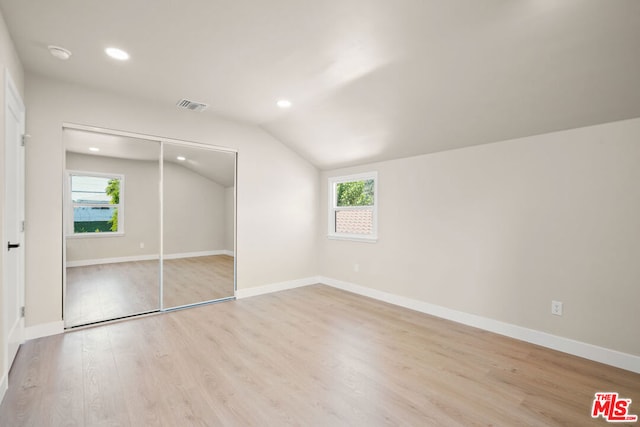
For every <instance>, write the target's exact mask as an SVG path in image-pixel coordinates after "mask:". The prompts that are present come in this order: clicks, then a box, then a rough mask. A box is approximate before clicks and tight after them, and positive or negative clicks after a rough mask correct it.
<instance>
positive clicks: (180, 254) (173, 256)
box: [163, 249, 233, 259]
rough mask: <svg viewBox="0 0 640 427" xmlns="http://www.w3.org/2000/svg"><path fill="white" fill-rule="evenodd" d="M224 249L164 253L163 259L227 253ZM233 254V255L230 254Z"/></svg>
mask: <svg viewBox="0 0 640 427" xmlns="http://www.w3.org/2000/svg"><path fill="white" fill-rule="evenodd" d="M227 252H229V251H227V250H226V249H219V250H215V251H199V252H183V253H179V254H165V255H164V256H163V258H164V259H180V258H195V257H199V256H212V255H229V254H228V253H227ZM232 256H233V255H232Z"/></svg>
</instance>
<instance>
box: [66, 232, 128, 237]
mask: <svg viewBox="0 0 640 427" xmlns="http://www.w3.org/2000/svg"><path fill="white" fill-rule="evenodd" d="M94 237H99V238H103V237H124V232H117V233H114V232H102V233H81V234H67V236H66V238H67V239H91V238H94Z"/></svg>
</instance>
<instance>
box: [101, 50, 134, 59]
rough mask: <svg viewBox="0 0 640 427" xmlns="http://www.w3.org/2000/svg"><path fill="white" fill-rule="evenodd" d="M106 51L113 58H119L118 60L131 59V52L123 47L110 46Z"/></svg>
mask: <svg viewBox="0 0 640 427" xmlns="http://www.w3.org/2000/svg"><path fill="white" fill-rule="evenodd" d="M104 51H105V53H106V54H107V55H109V56H110V57H112V58H113V59H117V60H118V61H126V60H127V59H129V54H128V53H127V52H125V51H124V50H122V49H118V48H117V47H108V48H106V49H105V50H104Z"/></svg>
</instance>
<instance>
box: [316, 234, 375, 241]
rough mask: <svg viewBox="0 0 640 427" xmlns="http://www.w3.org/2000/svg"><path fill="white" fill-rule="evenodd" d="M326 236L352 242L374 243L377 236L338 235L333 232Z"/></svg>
mask: <svg viewBox="0 0 640 427" xmlns="http://www.w3.org/2000/svg"><path fill="white" fill-rule="evenodd" d="M327 238H328V239H330V240H349V241H352V242H364V243H376V242H377V241H378V237H377V236H366V237H365V236H353V235H346V236H340V235H335V234H329V235H328V236H327Z"/></svg>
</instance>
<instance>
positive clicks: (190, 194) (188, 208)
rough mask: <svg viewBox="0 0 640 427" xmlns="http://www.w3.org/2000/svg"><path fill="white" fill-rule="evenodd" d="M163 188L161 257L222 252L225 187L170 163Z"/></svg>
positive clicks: (165, 166)
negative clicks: (162, 243)
mask: <svg viewBox="0 0 640 427" xmlns="http://www.w3.org/2000/svg"><path fill="white" fill-rule="evenodd" d="M163 184H164V194H163V198H164V199H163V200H164V253H165V254H184V253H189V252H202V251H221V250H224V249H225V247H224V246H225V240H224V233H225V196H224V194H225V193H224V187H223V186H222V185H220V184H218V183H216V182H213V181H212V180H210V179H207V178H205V177H203V176H202V175H198V174H197V173H194V172H192V171H190V170H189V169H187V168H185V167H183V166H180V165H176V164H174V163H170V162H165V164H164V178H163Z"/></svg>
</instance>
